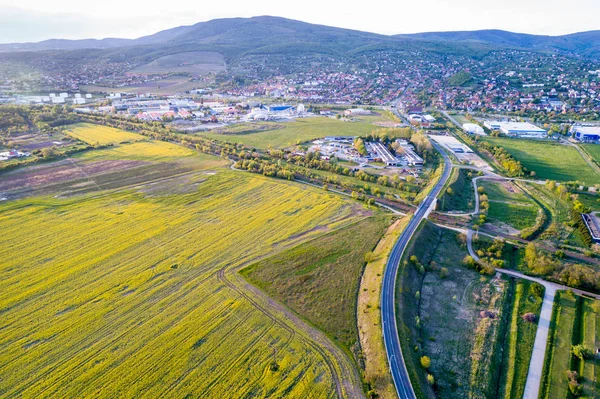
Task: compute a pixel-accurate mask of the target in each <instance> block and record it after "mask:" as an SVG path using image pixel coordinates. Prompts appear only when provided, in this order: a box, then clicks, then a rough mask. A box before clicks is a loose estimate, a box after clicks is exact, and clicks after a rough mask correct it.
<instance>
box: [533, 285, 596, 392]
mask: <svg viewBox="0 0 600 399" xmlns="http://www.w3.org/2000/svg"><path fill="white" fill-rule="evenodd" d="M557 295H558V297H557V298H558V299H557V301H555V309H554V313H553V320H552V324H551V335H550V337H549V343H550V345H549V346H548V353H547V354H546V356H548V357H549V359H547V361H546V367H545V368H544V377H546V381H545V384H544V385H543V388H544V390H543V392H542V393H543V394H545V396H543V397H544V398H565V397H567V392H568V385H567V380H566V378H565V371H566V370H574V371H576V372H577V373H578V375H579V379H578V382H579V383H580V384H581V386H582V387H583V392H582V395H581V397H582V398H588V399H593V398H596V397H597V395H598V393H599V392H600V382H599V381H600V359H598V357H597V356H595V354H596V349H597V348H598V345H599V343H600V301H596V300H593V299H588V298H583V297H575V296H574V295H573V294H571V293H569V292H566V291H561V292H559V293H558V294H557ZM576 344H583V345H584V347H585V348H587V349H588V350H590V351H591V352H592V353H593V354H592V355H591V357H589V358H585V359H584V360H583V361H582V360H580V359H579V358H577V357H575V356H574V355H572V354H571V351H570V350H571V346H572V345H576ZM569 397H571V396H569Z"/></svg>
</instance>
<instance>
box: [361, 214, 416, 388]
mask: <svg viewBox="0 0 600 399" xmlns="http://www.w3.org/2000/svg"><path fill="white" fill-rule="evenodd" d="M409 220H410V215H409V216H406V217H404V218H402V219H400V220H398V221H396V222H395V223H394V224H393V225H392V226H390V228H389V229H388V230H387V231H386V233H385V235H384V236H383V238H382V239H381V240H380V241H379V243H378V244H377V247H376V248H375V251H373V254H372V255H371V256H369V257H368V258H369V259H368V260H369V262H368V263H367V265H366V266H365V270H364V272H363V276H362V279H361V283H360V290H359V294H358V309H357V317H358V330H359V331H358V332H359V337H360V345H361V349H362V355H363V356H362V358H361V364H362V366H363V370H364V378H365V381H366V382H367V383H368V384H369V386H370V388H371V389H372V390H373V391H374V392H375V393H376V394H377V395H379V397H381V398H384V399H387V398H396V395H397V394H396V389H395V387H394V383H393V380H392V376H391V374H390V371H389V366H388V361H387V355H386V352H385V345H384V342H383V330H382V326H381V308H380V301H381V288H382V283H383V274H384V271H385V267H386V264H387V261H388V257H389V255H390V253H391V251H392V248H393V247H394V244H395V242H396V240H397V239H398V236H399V235H400V234H401V233H402V231H403V230H404V228H405V227H406V225H407V224H408V222H409Z"/></svg>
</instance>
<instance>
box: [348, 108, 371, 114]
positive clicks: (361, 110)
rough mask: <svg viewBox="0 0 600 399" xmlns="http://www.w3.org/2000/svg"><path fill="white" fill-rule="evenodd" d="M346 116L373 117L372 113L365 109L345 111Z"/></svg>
mask: <svg viewBox="0 0 600 399" xmlns="http://www.w3.org/2000/svg"><path fill="white" fill-rule="evenodd" d="M344 115H346V116H357V115H371V111H369V110H366V109H364V108H350V109H347V110H345V111H344Z"/></svg>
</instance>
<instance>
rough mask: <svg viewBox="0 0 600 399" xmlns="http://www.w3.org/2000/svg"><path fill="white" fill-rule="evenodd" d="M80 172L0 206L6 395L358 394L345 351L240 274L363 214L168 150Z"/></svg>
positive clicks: (78, 168)
mask: <svg viewBox="0 0 600 399" xmlns="http://www.w3.org/2000/svg"><path fill="white" fill-rule="evenodd" d="M68 161H69V160H64V161H63V160H61V161H58V162H54V163H48V164H44V165H43V167H38V166H35V167H33V168H23V169H21V170H16V171H12V172H10V173H5V174H2V175H0V180H2V181H3V182H9V181H12V182H13V183H15V187H16V188H15V190H17V191H18V190H21V191H19V193H20V195H19V196H15V197H14V199H13V200H9V201H4V202H2V203H0V228H1V229H2V231H6V232H10V233H11V234H4V235H2V237H0V256H2V258H3V259H4V260H5V261H3V262H2V263H1V265H0V276H1V277H2V278H1V279H0V309H1V310H0V311H1V312H2V318H1V320H0V331H1V333H0V351H1V352H2V354H3V355H2V357H1V358H0V373H1V375H2V379H0V396H3V397H84V396H87V397H116V396H124V397H185V396H186V395H187V396H190V397H193V396H197V395H198V393H202V396H203V397H225V396H227V397H246V396H294V397H306V396H310V395H312V396H319V397H328V396H331V395H335V393H336V391H337V393H338V394H340V393H343V394H344V395H347V394H348V392H350V391H351V390H353V389H355V387H356V386H357V385H358V383H357V381H356V380H355V379H354V377H353V371H352V370H353V366H352V365H351V364H350V361H349V359H348V358H347V357H346V356H345V355H344V354H343V353H342V352H341V351H340V350H339V349H337V348H336V347H335V346H333V345H332V344H330V343H329V341H328V340H327V339H326V338H325V336H324V335H322V334H321V335H320V333H318V332H316V330H314V329H311V328H310V327H309V326H307V325H305V324H304V323H303V322H301V321H300V320H296V319H294V317H293V316H291V315H289V314H287V313H286V311H285V310H284V309H283V308H281V307H277V306H275V305H273V304H271V303H270V302H269V300H268V299H267V298H265V297H264V296H263V295H262V294H260V293H259V292H256V291H253V290H250V289H249V288H248V287H246V285H245V283H244V282H243V280H242V279H241V278H240V277H239V275H238V274H237V273H236V272H237V270H239V269H240V268H242V267H243V266H245V265H248V264H251V263H254V262H256V261H257V260H258V259H260V258H263V257H265V256H267V255H272V254H277V253H278V252H280V251H284V250H286V249H287V248H291V247H296V246H298V245H299V244H301V243H302V242H304V241H306V240H310V239H312V238H314V237H316V236H317V235H319V234H323V233H326V232H327V231H329V230H333V229H338V228H344V227H346V226H349V225H352V224H354V223H356V222H357V220H358V219H357V216H355V215H360V214H361V212H364V210H363V208H362V207H361V206H359V205H356V204H354V203H353V202H351V201H350V200H345V199H341V198H339V197H337V196H334V195H332V194H329V193H326V192H324V191H322V190H319V189H313V188H306V187H299V186H297V185H295V184H294V183H290V182H285V181H277V180H272V179H268V178H265V177H262V176H257V175H252V174H247V173H241V172H234V171H231V170H229V169H227V168H226V167H225V166H226V165H225V164H223V163H222V162H220V161H219V160H218V159H216V158H213V157H210V156H201V157H200V156H197V155H195V153H194V152H193V151H191V150H188V149H185V148H182V147H178V146H174V145H172V144H168V143H163V142H152V141H148V142H136V143H132V144H121V145H115V146H114V147H111V148H107V149H102V150H92V151H89V152H86V153H84V154H80V155H79V156H78V157H75V158H73V159H72V160H71V161H73V163H75V166H73V165H72V163H71V162H68ZM124 165H127V168H124ZM46 168H49V172H48V173H46V172H45V171H47V170H48V169H46ZM140 168H141V169H140ZM57 170H58V171H61V173H59V174H56V173H53V172H55V171H57ZM164 171H166V172H167V173H165V174H162V173H164ZM76 172H77V173H79V175H76ZM40 173H41V174H43V176H44V178H43V179H41V180H40V179H37V178H36V176H37V174H40ZM157 174H160V176H158V175H157ZM107 176H109V177H110V178H109V177H107ZM118 176H121V178H122V179H123V180H124V182H119V181H117V180H116V178H117V177H118ZM140 176H141V177H140ZM15 179H21V180H18V182H17V180H15ZM128 179H131V180H128ZM75 181H76V182H77V184H75V183H73V182H75ZM90 182H92V184H88V186H87V190H84V191H82V192H72V191H71V190H73V189H74V186H75V185H77V186H78V187H79V186H80V185H84V183H90ZM23 184H29V185H30V187H31V190H33V191H29V192H23V189H22V185H23ZM75 188H76V187H75ZM67 192H68V194H67ZM56 193H58V194H56ZM33 195H35V196H33ZM11 198H12V197H11ZM32 243H35V245H32ZM337 375H343V376H344V382H343V383H338V384H336V382H339V381H338V380H337V378H336V376H337ZM359 389H360V387H359Z"/></svg>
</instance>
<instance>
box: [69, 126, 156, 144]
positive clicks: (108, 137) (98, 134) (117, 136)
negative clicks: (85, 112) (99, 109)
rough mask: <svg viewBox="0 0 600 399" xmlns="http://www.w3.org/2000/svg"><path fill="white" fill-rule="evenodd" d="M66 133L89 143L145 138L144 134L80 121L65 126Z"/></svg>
mask: <svg viewBox="0 0 600 399" xmlns="http://www.w3.org/2000/svg"><path fill="white" fill-rule="evenodd" d="M64 133H66V134H67V135H68V136H71V137H74V138H76V139H78V140H81V141H84V142H86V143H88V144H100V145H104V144H117V143H120V142H123V141H140V140H145V137H144V136H141V135H139V134H135V133H130V132H126V131H124V130H120V129H115V128H112V127H108V126H102V125H93V124H91V123H78V124H76V125H70V126H69V127H67V128H65V130H64Z"/></svg>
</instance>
